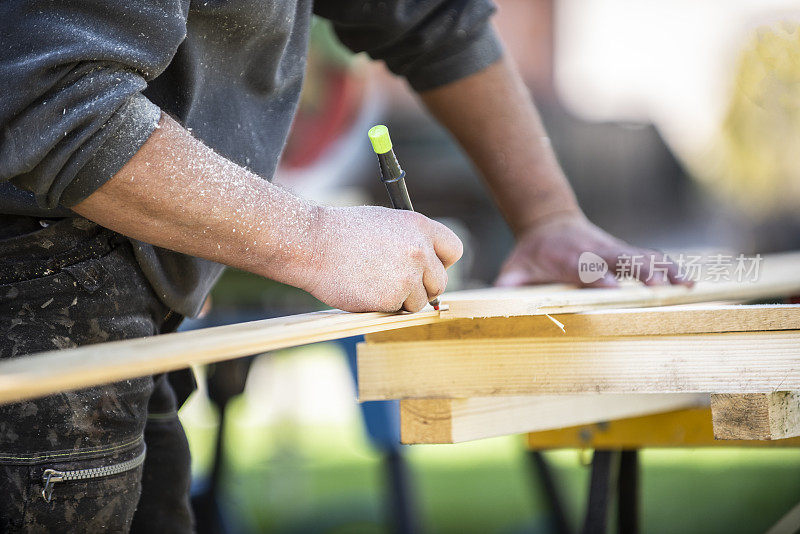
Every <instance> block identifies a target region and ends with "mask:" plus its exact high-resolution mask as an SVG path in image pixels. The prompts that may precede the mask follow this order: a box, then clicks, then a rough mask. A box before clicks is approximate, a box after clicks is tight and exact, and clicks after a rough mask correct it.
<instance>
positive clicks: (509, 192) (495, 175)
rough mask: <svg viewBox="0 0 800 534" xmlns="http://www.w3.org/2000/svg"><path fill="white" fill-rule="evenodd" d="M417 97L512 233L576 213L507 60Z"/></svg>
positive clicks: (528, 100) (572, 198)
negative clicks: (467, 161)
mask: <svg viewBox="0 0 800 534" xmlns="http://www.w3.org/2000/svg"><path fill="white" fill-rule="evenodd" d="M420 97H421V98H422V101H423V102H424V103H425V105H426V106H427V108H428V109H429V110H430V112H431V113H432V114H433V115H434V116H435V117H436V118H437V119H438V120H439V122H440V123H442V124H443V125H444V126H445V127H446V128H447V129H448V130H450V132H451V133H452V134H453V135H454V136H455V137H456V139H457V140H458V141H459V143H460V144H461V146H462V147H463V148H464V149H465V150H466V152H467V153H468V155H469V156H470V158H471V159H472V160H473V162H474V163H475V164H476V165H477V167H478V168H479V169H480V171H481V173H482V174H483V176H484V178H485V179H486V181H487V182H488V184H489V187H490V188H491V190H492V193H493V194H494V196H495V199H496V200H497V204H498V206H499V207H500V210H501V211H502V212H503V215H504V216H505V218H506V220H507V221H508V223H509V225H510V226H511V228H512V230H513V231H514V233H515V234H517V235H520V234H522V233H524V232H525V231H526V230H527V229H529V228H531V227H533V226H536V225H537V224H538V223H540V222H542V221H546V220H547V219H548V218H550V217H552V216H554V215H558V214H562V213H572V214H580V209H579V207H578V203H577V201H576V200H575V195H574V193H573V192H572V189H571V188H570V186H569V184H568V182H567V180H566V178H565V177H564V173H563V172H562V170H561V168H560V166H559V164H558V161H557V160H556V158H555V155H554V153H553V150H552V148H551V146H550V141H549V138H548V137H547V134H546V133H545V131H544V128H543V127H542V123H541V120H540V119H539V115H538V113H537V112H536V108H535V107H534V105H533V102H532V100H531V97H530V94H529V92H528V90H527V88H526V87H525V85H524V84H523V82H522V80H521V78H520V76H519V73H518V71H517V68H516V66H514V65H513V63H512V62H511V61H510V60H508V59H502V60H500V61H498V62H497V63H495V64H493V65H491V66H489V67H487V68H486V69H484V70H482V71H480V72H478V73H476V74H473V75H472V76H469V77H467V78H464V79H461V80H459V81H457V82H454V83H451V84H448V85H445V86H442V87H439V88H436V89H432V90H430V91H425V92H423V93H420Z"/></svg>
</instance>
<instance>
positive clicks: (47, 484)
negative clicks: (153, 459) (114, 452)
mask: <svg viewBox="0 0 800 534" xmlns="http://www.w3.org/2000/svg"><path fill="white" fill-rule="evenodd" d="M146 453H147V450H143V451H142V453H141V454H140V455H139V456H137V457H136V458H133V459H131V460H127V461H125V462H121V463H118V464H113V465H106V466H103V467H93V468H91V469H77V470H73V471H57V470H55V469H45V471H44V473H42V480H43V481H44V489H42V497H43V498H44V500H45V501H47V502H50V501H51V500H53V488H54V487H55V485H56V483H57V482H69V481H71V480H87V479H91V478H101V477H108V476H111V475H118V474H120V473H124V472H125V471H130V470H131V469H136V468H137V467H139V466H140V465H142V463H143V462H144V457H145V454H146Z"/></svg>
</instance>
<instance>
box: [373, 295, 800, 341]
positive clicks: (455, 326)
mask: <svg viewBox="0 0 800 534" xmlns="http://www.w3.org/2000/svg"><path fill="white" fill-rule="evenodd" d="M553 319H555V320H556V321H558V322H559V323H561V324H563V326H564V330H563V331H562V330H561V328H560V327H559V326H558V325H557V324H556V322H554V321H553V320H552V319H551V318H549V317H547V316H544V315H531V316H521V317H513V318H507V317H488V318H483V319H454V320H452V321H441V322H436V323H432V324H427V325H422V326H415V327H411V328H403V329H401V330H389V331H385V332H378V333H375V334H370V335H368V336H367V342H368V343H387V342H397V341H433V340H446V339H487V338H519V337H566V336H570V337H608V336H652V335H673V334H706V333H718V332H750V331H768V330H800V305H797V304H775V305H735V304H734V305H698V304H694V305H688V306H667V307H663V308H636V309H634V308H629V309H623V310H599V311H592V312H585V313H570V314H561V315H554V316H553Z"/></svg>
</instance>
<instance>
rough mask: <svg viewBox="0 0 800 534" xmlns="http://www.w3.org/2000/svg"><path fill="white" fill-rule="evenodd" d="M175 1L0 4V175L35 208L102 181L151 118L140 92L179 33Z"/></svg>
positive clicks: (142, 137)
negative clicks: (32, 200)
mask: <svg viewBox="0 0 800 534" xmlns="http://www.w3.org/2000/svg"><path fill="white" fill-rule="evenodd" d="M185 8H186V6H185V5H184V2H182V1H180V0H168V1H163V0H137V1H136V2H118V1H115V0H73V1H70V2H52V1H48V0H27V1H26V0H4V1H3V2H0V20H3V24H2V28H0V42H2V44H3V60H2V61H0V94H2V95H3V98H2V99H0V182H10V183H12V184H13V185H15V186H17V187H19V188H21V189H24V190H27V191H30V192H32V193H33V194H34V195H35V197H36V200H37V203H38V204H39V205H40V206H41V207H43V208H50V209H52V208H56V207H58V206H66V207H70V206H73V205H75V204H77V203H79V202H80V201H82V200H83V199H85V198H86V197H88V196H89V195H91V194H92V193H93V192H94V191H95V190H97V188H99V187H100V186H101V185H103V184H104V183H105V182H106V181H108V180H109V179H110V178H111V177H112V176H113V175H114V174H116V173H117V171H119V169H121V168H122V166H123V165H125V163H126V162H127V161H128V160H129V159H130V158H131V157H132V156H133V155H134V154H135V153H136V152H137V151H138V150H139V147H141V145H142V144H144V142H145V141H146V140H147V138H148V137H149V136H150V134H151V133H152V132H153V130H154V129H155V128H156V126H157V125H158V120H159V118H160V116H161V110H160V109H159V108H158V107H157V106H156V105H155V104H153V103H152V102H150V101H149V100H148V99H147V98H146V97H145V96H143V95H142V93H141V91H142V90H143V89H144V88H145V87H146V86H147V82H148V81H149V80H152V79H153V78H155V77H156V76H158V74H160V73H161V72H162V71H163V70H164V69H165V68H166V67H167V66H168V65H169V63H170V61H171V60H172V57H173V56H174V55H175V53H176V51H177V48H178V46H179V45H180V43H181V42H182V41H183V39H184V38H185V36H186V13H185Z"/></svg>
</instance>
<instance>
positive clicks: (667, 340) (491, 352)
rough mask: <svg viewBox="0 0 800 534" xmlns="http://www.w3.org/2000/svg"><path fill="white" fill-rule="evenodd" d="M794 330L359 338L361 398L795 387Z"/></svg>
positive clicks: (798, 345) (797, 348)
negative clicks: (397, 339) (381, 340)
mask: <svg viewBox="0 0 800 534" xmlns="http://www.w3.org/2000/svg"><path fill="white" fill-rule="evenodd" d="M799 368H800V331H796V330H787V331H778V332H749V333H726V334H691V335H680V336H631V337H597V338H574V337H564V338H511V339H508V338H507V339H468V340H445V341H419V342H398V343H376V344H370V343H362V344H360V345H359V347H358V376H359V394H360V398H361V400H364V401H367V400H381V399H406V398H437V397H438V398H470V397H494V396H521V395H538V394H552V395H564V394H572V393H707V392H708V393H710V392H717V393H761V392H772V391H777V390H798V389H800V373H798V372H797V369H799Z"/></svg>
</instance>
